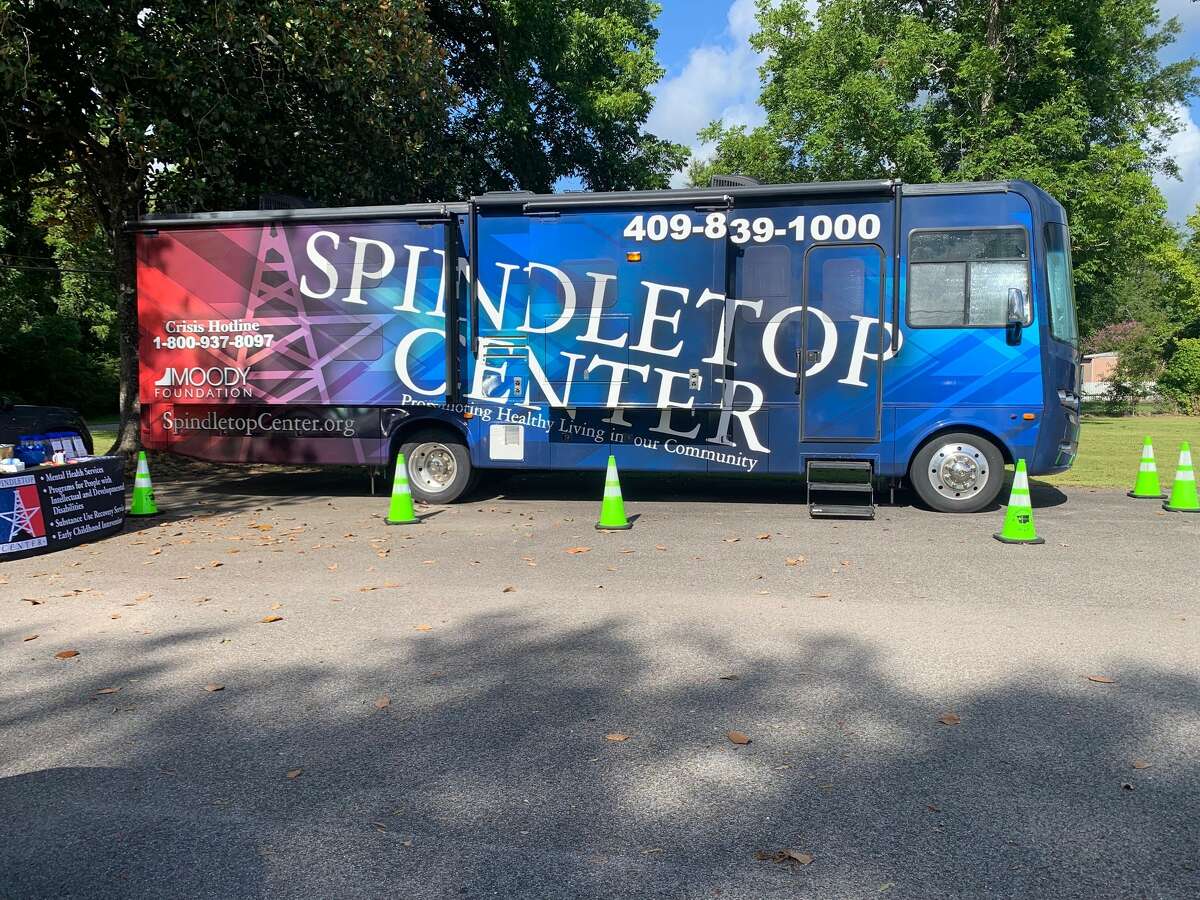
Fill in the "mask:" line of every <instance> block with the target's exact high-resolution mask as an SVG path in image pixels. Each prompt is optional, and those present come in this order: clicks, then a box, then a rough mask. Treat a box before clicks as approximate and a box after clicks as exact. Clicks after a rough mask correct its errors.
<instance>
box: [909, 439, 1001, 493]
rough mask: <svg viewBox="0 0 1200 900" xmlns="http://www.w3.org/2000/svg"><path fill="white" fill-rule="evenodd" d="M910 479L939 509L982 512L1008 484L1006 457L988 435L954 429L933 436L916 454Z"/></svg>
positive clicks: (917, 490)
mask: <svg viewBox="0 0 1200 900" xmlns="http://www.w3.org/2000/svg"><path fill="white" fill-rule="evenodd" d="M908 477H909V480H910V481H911V482H912V486H913V488H915V489H916V492H917V494H918V495H920V497H921V499H922V500H924V501H925V503H926V504H928V505H929V506H931V507H932V508H933V509H935V510H937V511H938V512H979V510H981V509H986V508H987V507H989V506H991V505H992V504H993V503H994V502H995V500H996V497H997V496H998V495H999V493H1000V489H1001V488H1002V487H1003V486H1004V456H1003V454H1001V453H1000V448H999V447H997V446H996V445H995V444H993V443H992V442H991V441H989V440H988V439H987V438H985V437H980V436H979V435H977V434H969V433H967V432H954V433H952V434H943V435H939V436H937V437H935V438H931V439H930V440H928V441H926V442H925V444H923V445H922V446H921V449H920V450H918V451H917V455H916V456H914V457H913V461H912V465H911V466H910V467H909V470H908Z"/></svg>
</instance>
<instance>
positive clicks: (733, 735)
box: [725, 731, 750, 744]
mask: <svg viewBox="0 0 1200 900" xmlns="http://www.w3.org/2000/svg"><path fill="white" fill-rule="evenodd" d="M725 736H726V737H727V738H729V740H731V741H733V743H735V744H748V743H750V738H749V737H748V736H747V735H746V734H745V733H743V732H741V731H727V732H725Z"/></svg>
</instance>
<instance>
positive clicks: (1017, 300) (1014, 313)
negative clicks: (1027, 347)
mask: <svg viewBox="0 0 1200 900" xmlns="http://www.w3.org/2000/svg"><path fill="white" fill-rule="evenodd" d="M1028 321H1029V300H1028V299H1026V297H1025V292H1024V291H1023V290H1021V289H1020V288H1009V289H1008V315H1007V316H1006V323H1005V327H1004V336H1005V338H1006V340H1007V341H1008V343H1010V344H1012V345H1014V346H1015V345H1016V344H1019V343H1021V329H1022V328H1024V327H1025V324H1026V323H1027V322H1028Z"/></svg>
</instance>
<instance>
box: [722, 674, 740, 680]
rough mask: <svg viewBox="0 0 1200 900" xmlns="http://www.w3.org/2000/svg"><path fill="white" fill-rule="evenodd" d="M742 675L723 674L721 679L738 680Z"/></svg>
mask: <svg viewBox="0 0 1200 900" xmlns="http://www.w3.org/2000/svg"><path fill="white" fill-rule="evenodd" d="M740 677H741V676H740V675H722V676H721V680H722V681H737V680H738V678H740Z"/></svg>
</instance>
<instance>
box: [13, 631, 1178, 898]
mask: <svg viewBox="0 0 1200 900" xmlns="http://www.w3.org/2000/svg"><path fill="white" fill-rule="evenodd" d="M639 627H640V626H638V625H637V624H635V623H631V622H627V621H623V620H621V619H617V618H608V619H604V620H602V621H600V622H599V623H596V624H593V625H592V626H590V627H576V628H565V627H562V626H560V625H558V624H556V622H555V621H554V619H553V618H552V617H550V616H549V614H547V616H546V617H544V618H543V617H540V616H539V615H538V614H536V613H533V612H529V611H512V612H505V613H493V614H487V615H479V616H476V617H475V618H473V619H469V620H467V621H466V622H464V623H461V624H459V625H456V626H454V628H453V631H452V632H451V631H449V630H447V631H446V632H445V633H442V632H440V631H438V630H436V629H435V630H434V631H433V632H431V633H428V634H419V635H418V634H408V633H403V634H400V635H399V636H397V629H396V627H395V626H393V627H391V628H388V627H386V626H381V628H380V629H379V631H378V632H377V633H376V636H375V637H374V638H372V639H369V640H368V639H364V640H363V643H362V646H361V647H360V648H359V652H358V654H357V657H356V660H355V664H354V665H353V666H342V667H333V666H330V665H326V664H323V663H322V662H321V661H320V660H319V659H318V658H312V657H306V658H302V659H301V658H296V659H290V660H288V659H286V658H285V659H282V660H281V659H278V658H275V659H274V660H273V663H272V664H271V665H269V666H268V665H263V664H257V665H254V666H253V667H249V668H242V669H240V670H232V671H228V672H226V673H225V674H224V675H223V676H222V680H223V681H224V683H225V684H226V690H224V691H221V692H220V693H205V692H204V691H202V690H198V689H196V690H192V689H188V688H172V689H171V690H170V691H168V692H165V693H156V692H154V693H152V692H151V690H150V689H149V688H147V689H146V695H145V696H141V695H140V694H139V690H138V688H137V687H136V684H137V683H140V682H145V681H146V676H147V675H149V674H151V673H152V672H153V671H155V670H156V669H157V671H159V672H160V673H161V672H165V671H169V669H170V667H171V666H172V665H173V664H174V663H173V662H172V660H173V659H175V653H176V650H175V649H172V648H171V647H170V646H166V645H164V646H163V647H161V648H159V649H158V651H156V654H151V655H150V656H149V657H148V658H146V659H143V660H140V661H138V662H137V663H136V664H135V663H130V664H129V666H128V674H130V675H136V676H138V681H137V682H134V686H133V687H132V688H131V689H129V690H126V691H125V692H123V693H122V694H120V695H116V696H117V698H118V699H114V700H109V699H108V698H102V699H100V700H98V701H97V702H96V703H95V704H94V709H95V716H96V725H95V728H94V730H93V731H92V732H91V733H90V734H89V735H88V738H89V740H90V742H91V744H90V746H92V747H93V748H95V750H96V752H98V753H100V751H102V753H100V756H101V757H102V758H103V759H105V760H106V761H107V763H108V765H109V766H110V767H108V768H103V769H86V768H82V769H81V768H66V769H50V770H45V771H34V772H30V773H28V774H21V775H16V776H13V777H9V778H5V779H0V809H3V810H4V811H5V814H4V815H3V817H0V873H2V877H0V881H2V883H3V885H4V893H5V894H6V895H11V896H15V897H41V896H56V897H62V896H89V897H110V896H111V897H116V896H120V897H150V896H166V895H174V896H193V897H197V896H211V897H218V896H243V897H244V896H271V897H301V896H303V897H351V896H403V897H420V898H430V897H464V896H465V897H482V896H500V897H530V898H577V897H589V898H590V897H617V896H622V897H625V896H637V897H712V896H714V895H716V894H717V893H718V892H719V893H720V896H721V897H722V898H730V897H736V898H763V897H776V896H778V897H796V896H805V897H814V898H836V897H866V896H878V895H880V894H881V893H883V894H884V895H885V896H898V897H921V898H925V897H979V896H990V897H997V896H1005V897H1047V896H1063V897H1129V896H1159V897H1184V896H1195V895H1196V891H1197V887H1198V885H1200V880H1198V879H1200V874H1198V870H1197V866H1198V865H1200V863H1198V861H1197V856H1196V846H1197V840H1198V839H1200V831H1198V829H1200V824H1198V821H1200V820H1198V817H1197V815H1196V800H1197V776H1198V775H1200V773H1198V772H1197V770H1196V765H1195V763H1194V761H1193V760H1194V756H1193V755H1190V754H1188V753H1185V752H1183V751H1182V750H1181V749H1180V746H1179V743H1178V742H1182V741H1184V740H1185V739H1186V736H1185V735H1184V734H1183V733H1181V732H1180V731H1179V730H1178V728H1179V726H1180V724H1181V723H1194V722H1195V721H1197V720H1198V719H1200V683H1197V682H1196V681H1194V680H1192V679H1186V678H1180V677H1178V676H1176V675H1173V674H1168V673H1165V672H1162V671H1156V670H1154V669H1149V668H1138V667H1130V668H1128V669H1126V670H1124V671H1115V672H1110V673H1107V674H1109V675H1111V676H1112V677H1113V678H1115V679H1116V684H1103V685H1102V684H1094V683H1091V682H1089V681H1087V680H1086V679H1085V678H1084V677H1083V674H1086V673H1081V674H1080V675H1078V676H1071V677H1069V678H1066V679H1064V677H1063V676H1062V675H1061V674H1060V673H1050V672H1038V671H1026V672H1021V673H1017V674H1014V676H1013V679H1012V680H1011V681H1010V682H1008V683H1004V684H997V685H995V686H994V687H991V688H989V689H986V690H982V691H979V692H977V693H975V694H972V695H969V696H965V697H960V698H957V699H951V698H945V699H944V700H940V701H939V700H935V699H930V698H928V697H926V696H924V695H921V694H919V693H917V692H916V691H915V690H912V689H910V688H909V686H908V685H907V684H906V677H905V672H904V671H897V670H895V669H886V668H883V667H882V666H881V665H880V662H879V660H878V658H877V654H876V651H875V650H874V648H873V647H872V646H871V645H870V644H868V643H866V642H864V641H863V640H861V639H859V638H858V637H856V636H855V635H853V634H846V633H826V634H814V635H812V636H810V637H807V638H801V639H799V640H797V641H796V642H795V643H792V644H791V645H790V649H782V650H780V651H779V652H772V653H771V654H770V655H764V656H752V655H748V654H747V653H746V652H745V651H744V650H743V649H742V648H741V647H740V646H739V645H737V644H734V643H730V642H728V641H727V640H726V639H725V638H724V637H723V636H722V635H721V634H719V633H714V632H713V631H711V630H710V629H707V628H705V627H703V626H701V625H697V626H694V627H693V626H688V627H687V628H682V629H679V630H678V631H677V632H675V633H673V634H671V636H670V640H669V641H664V642H657V643H656V642H653V641H646V640H645V639H644V635H641V634H639V630H638V629H639ZM197 639H199V638H197ZM681 660H683V661H684V662H682V663H681V662H680V661H681ZM115 671H116V670H115V669H114V670H110V671H109V672H108V673H107V674H105V675H103V676H102V677H103V682H101V681H100V680H97V682H96V683H97V685H99V684H101V683H110V684H111V683H114V682H116V681H118V680H119V677H120V675H119V673H117V674H114V672H115ZM722 676H736V677H730V678H722ZM98 679H99V676H98ZM381 695H384V696H387V697H389V698H390V705H386V706H385V707H384V708H380V707H379V706H378V705H377V704H376V702H375V700H376V698H378V697H380V696H381ZM127 705H133V706H136V707H137V709H138V712H137V714H136V715H133V714H120V713H119V712H111V713H109V712H108V711H107V709H106V707H107V706H113V707H115V708H116V709H118V710H119V709H120V708H121V707H123V706H127ZM947 712H954V713H955V714H956V715H957V716H959V717H960V719H961V724H957V725H944V724H941V723H940V722H939V717H940V716H942V715H943V714H945V713H947ZM60 713H61V710H59V709H57V708H55V706H54V704H47V706H46V708H45V709H44V710H41V711H40V712H37V713H30V714H28V715H27V716H26V717H25V718H24V719H23V720H11V719H10V720H9V721H8V723H7V725H6V726H5V731H6V732H7V733H8V735H10V736H11V735H13V734H15V733H19V732H20V731H21V730H23V729H28V728H29V727H30V726H32V725H35V724H37V720H39V719H41V718H45V717H51V716H55V715H59V714H60ZM729 729H737V730H740V731H743V732H745V733H746V734H748V735H749V736H750V738H751V743H750V744H749V745H747V746H736V745H734V744H733V743H731V742H730V741H729V739H728V738H727V737H726V732H727V731H728V730H729ZM613 733H620V734H626V735H629V739H628V740H625V741H621V742H616V741H610V740H606V737H605V736H606V735H607V734H613ZM81 739H82V738H81ZM21 752H22V748H21V747H20V746H14V744H12V743H9V744H8V748H7V755H9V756H10V760H9V765H10V766H14V765H15V766H19V765H20V758H21ZM1140 757H1144V758H1146V759H1148V760H1150V761H1151V762H1152V763H1153V765H1152V766H1150V767H1149V768H1144V769H1140V770H1139V769H1134V768H1133V767H1132V763H1133V761H1134V760H1135V759H1137V758H1140ZM295 769H302V770H303V771H302V773H301V774H299V775H298V777H295V778H293V779H288V778H287V777H286V776H285V772H287V771H289V770H295ZM1123 785H1125V786H1123ZM1126 786H1127V787H1126ZM780 848H795V849H798V850H802V851H805V852H809V853H812V854H813V855H814V857H815V861H814V862H813V863H812V864H811V865H808V866H799V865H795V864H777V863H773V862H770V861H758V860H756V859H755V858H754V854H755V853H756V851H760V850H762V851H768V852H771V851H775V850H778V849H780Z"/></svg>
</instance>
